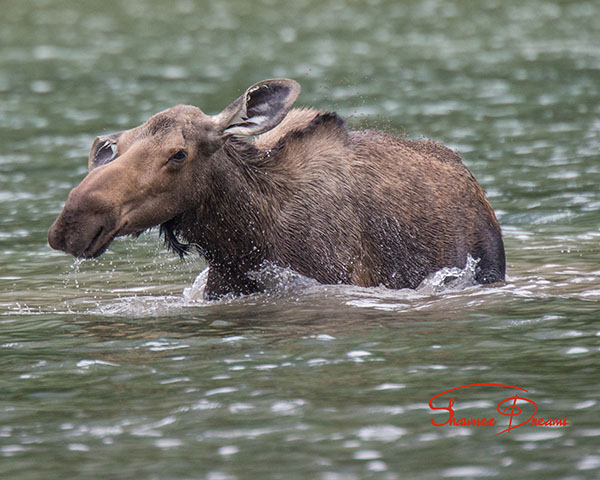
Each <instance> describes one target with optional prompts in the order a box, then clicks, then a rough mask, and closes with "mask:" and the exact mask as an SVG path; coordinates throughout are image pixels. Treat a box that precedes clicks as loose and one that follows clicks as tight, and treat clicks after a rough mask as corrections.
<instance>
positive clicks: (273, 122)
mask: <svg viewBox="0 0 600 480" xmlns="http://www.w3.org/2000/svg"><path fill="white" fill-rule="evenodd" d="M299 94H300V84H299V83H298V82H296V81H295V80H290V79H288V78H275V79H272V80H263V81H262V82H258V83H255V84H254V85H252V86H251V87H249V88H248V89H247V90H246V91H245V92H244V94H243V95H242V96H241V97H239V98H238V99H237V100H236V101H234V102H233V103H232V104H231V105H229V106H228V107H227V108H226V109H225V110H223V111H222V112H221V113H219V114H218V115H215V116H214V117H213V121H214V122H215V124H216V125H217V127H218V128H219V130H220V131H221V132H222V135H223V136H229V135H260V134H261V133H265V132H267V131H269V130H271V129H272V128H274V127H276V126H277V125H279V123H280V122H281V121H282V120H283V119H284V118H285V116H286V115H287V113H288V112H289V111H290V108H292V105H293V104H294V102H295V101H296V99H297V98H298V95H299Z"/></svg>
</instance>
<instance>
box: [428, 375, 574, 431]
mask: <svg viewBox="0 0 600 480" xmlns="http://www.w3.org/2000/svg"><path fill="white" fill-rule="evenodd" d="M470 387H501V388H512V389H515V390H520V391H522V392H525V393H528V391H527V390H525V389H524V388H521V387H516V386H514V385H505V384H502V383H472V384H470V385H463V386H461V387H455V388H451V389H450V390H446V391H445V392H442V393H438V394H437V395H434V396H433V397H431V399H430V400H429V408H431V409H432V410H434V411H439V410H446V411H447V412H448V417H447V418H446V421H445V422H443V423H436V422H435V420H434V419H433V418H432V419H431V424H432V425H433V426H435V427H443V426H446V425H447V426H461V427H468V426H475V427H484V426H485V427H493V426H494V425H496V423H497V422H496V419H495V418H494V417H490V418H487V417H481V418H479V417H472V418H466V417H456V416H455V415H454V408H453V407H454V398H453V397H451V398H450V400H449V401H448V406H444V407H434V406H433V401H434V400H435V399H436V398H438V397H441V396H442V395H446V394H447V393H450V392H454V391H455V390H461V389H463V388H470ZM518 404H520V405H524V404H528V405H529V407H528V411H532V413H530V414H529V417H528V418H527V419H526V420H524V421H520V420H521V419H522V418H523V417H521V418H520V419H518V420H517V417H519V416H520V415H522V414H523V409H522V408H521V407H520V406H519V405H518ZM537 410H538V408H537V404H536V403H535V402H534V401H533V400H530V399H529V398H526V397H523V396H520V395H519V394H515V395H513V396H510V397H507V398H505V399H504V400H501V401H500V402H499V403H498V405H497V407H496V411H497V412H498V413H499V414H500V415H502V416H504V417H507V418H508V427H507V428H505V429H504V430H502V431H500V432H498V433H496V435H500V434H501V433H505V432H510V431H511V430H514V429H516V428H519V427H522V426H524V425H527V424H529V425H530V426H533V427H566V426H567V425H568V424H569V422H568V421H567V419H566V418H562V419H560V418H547V419H544V418H536V417H535V414H536V413H537ZM517 422H519V423H517Z"/></svg>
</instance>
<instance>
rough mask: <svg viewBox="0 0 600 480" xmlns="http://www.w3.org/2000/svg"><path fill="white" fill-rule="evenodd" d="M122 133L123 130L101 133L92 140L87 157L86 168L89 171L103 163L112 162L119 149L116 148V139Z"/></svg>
mask: <svg viewBox="0 0 600 480" xmlns="http://www.w3.org/2000/svg"><path fill="white" fill-rule="evenodd" d="M122 133H123V132H117V133H111V134H110V135H103V136H101V137H97V138H96V140H94V143H93V144H92V148H91V149H90V156H89V159H88V170H89V171H90V172H91V171H92V170H93V169H94V168H97V167H99V166H101V165H104V164H105V163H109V162H112V161H113V160H114V159H115V158H117V157H118V156H119V151H118V150H117V141H118V140H119V137H120V136H121V134H122Z"/></svg>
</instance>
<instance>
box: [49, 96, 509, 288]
mask: <svg viewBox="0 0 600 480" xmlns="http://www.w3.org/2000/svg"><path fill="white" fill-rule="evenodd" d="M207 118H208V117H207V116H206V115H204V114H203V113H202V112H201V111H200V110H199V109H196V108H195V107H190V106H179V107H175V108H173V109H170V110H167V111H165V112H162V113H160V114H157V115H156V116H154V117H153V118H152V119H150V120H149V121H148V122H147V123H146V124H144V125H142V126H140V127H138V128H136V129H133V130H130V131H128V132H125V133H123V134H122V135H121V136H120V137H119V152H120V153H119V154H120V157H119V158H117V159H116V160H115V161H114V162H111V163H109V164H107V165H102V166H100V167H98V168H96V169H95V170H92V171H91V172H90V175H88V177H87V178H86V179H85V180H84V182H82V185H80V187H78V189H81V190H82V191H81V192H77V189H75V190H74V192H72V194H71V196H72V197H73V198H75V199H76V200H79V201H80V202H83V203H84V204H86V205H87V206H85V207H82V206H80V205H77V206H73V207H71V208H70V209H68V208H67V207H65V211H63V214H61V217H60V218H59V220H57V222H56V223H55V225H56V226H53V229H55V231H54V232H53V231H52V230H51V234H50V238H51V239H52V240H51V243H52V241H53V242H54V245H55V246H57V248H61V249H65V250H67V251H70V252H71V253H74V254H78V255H80V254H79V253H78V252H86V251H92V250H89V248H90V247H88V250H83V247H80V246H69V247H68V248H67V247H65V245H66V244H67V243H68V242H69V239H68V238H67V236H68V235H67V233H65V230H68V229H75V230H77V229H79V231H81V235H88V237H89V236H91V234H87V233H85V232H84V230H85V226H82V225H78V223H77V222H78V221H79V219H78V218H79V216H81V215H82V214H83V213H82V212H84V211H89V210H93V211H94V215H96V216H98V215H101V214H102V213H101V212H102V211H104V210H103V209H99V208H97V207H96V205H97V204H98V202H92V201H91V200H89V198H88V197H90V196H92V197H94V196H96V197H101V196H102V197H103V200H102V201H104V202H105V203H107V204H110V205H112V208H113V209H116V210H118V212H117V213H116V214H115V213H114V212H113V213H111V215H116V217H117V218H121V220H115V221H114V222H113V223H114V225H113V224H111V228H113V230H114V232H113V233H115V236H117V235H123V234H128V233H136V232H139V231H141V230H143V229H146V228H149V227H150V226H152V225H156V224H159V223H163V226H166V227H165V229H166V231H167V232H169V233H170V234H171V240H172V242H177V241H176V240H174V239H175V238H176V236H180V237H182V238H183V239H184V240H185V241H186V242H189V243H190V244H192V245H195V246H196V247H197V248H198V250H199V251H200V252H201V254H202V255H204V256H205V257H206V259H207V261H208V263H209V265H210V273H209V279H208V284H207V288H206V292H207V296H208V297H209V298H216V297H219V296H221V295H225V294H230V293H233V294H244V293H251V292H255V291H259V290H261V288H262V285H260V283H259V281H258V280H257V279H256V277H253V276H248V273H249V272H252V271H254V270H256V269H257V268H259V267H260V266H261V265H262V264H263V263H264V262H265V261H269V262H272V263H274V264H276V265H279V266H282V267H290V268H292V269H293V270H295V271H297V272H299V273H301V274H303V275H305V276H308V277H311V278H314V279H316V280H317V281H319V282H321V283H326V284H334V283H344V284H355V285H359V286H365V287H367V286H377V285H384V286H386V287H389V288H406V287H408V288H415V287H417V286H418V285H419V283H420V282H421V281H422V280H423V279H424V278H425V277H426V276H428V275H430V274H432V273H434V272H435V271H437V270H439V269H440V268H442V267H454V266H456V267H461V268H462V267H464V266H465V264H466V260H467V255H468V254H470V255H471V256H472V257H474V258H476V259H479V264H478V271H477V280H478V281H479V282H481V283H491V282H497V281H502V280H503V279H504V268H505V266H504V249H503V245H502V238H501V233H500V227H499V225H498V222H497V220H496V217H495V215H494V212H493V210H492V207H491V206H490V204H489V203H488V201H487V200H486V198H485V195H484V192H483V190H482V189H481V187H480V186H479V185H478V183H477V182H476V180H475V179H474V178H473V176H472V175H471V173H470V172H469V170H468V169H467V168H466V167H465V166H464V164H463V163H462V161H461V159H460V157H459V156H458V155H457V154H456V153H455V152H453V151H451V150H449V149H448V148H446V147H444V146H442V145H441V144H439V143H436V142H433V141H409V140H404V139H401V138H398V137H395V136H392V135H389V134H386V133H383V132H379V131H370V130H365V131H352V130H349V129H348V128H347V127H346V124H345V122H344V121H343V120H342V119H341V118H340V117H338V116H337V115H336V114H335V113H329V112H322V111H318V110H314V109H295V110H291V111H290V112H289V113H288V114H287V116H286V117H285V119H284V120H283V121H282V122H281V123H279V125H278V126H276V127H275V128H273V129H272V130H270V131H268V132H266V133H263V134H262V135H260V136H258V137H256V139H255V140H254V141H248V140H242V139H240V138H237V137H233V136H230V137H227V138H225V139H223V140H221V139H220V138H219V136H218V134H217V133H216V132H215V129H214V127H213V125H212V124H211V123H210V122H207V120H206V119H207ZM157 137H160V142H158V141H157V140H156V138H157ZM165 145H166V146H167V147H168V148H170V150H169V152H171V151H174V150H176V149H177V148H183V147H181V145H185V146H186V148H188V150H189V155H190V156H194V158H195V159H196V160H194V162H193V163H192V162H190V164H191V166H188V164H186V165H184V166H183V167H180V168H181V169H183V168H187V170H185V175H183V174H181V175H180V177H179V178H181V180H179V181H178V182H177V183H176V184H174V185H171V184H168V185H167V184H166V182H167V180H161V181H162V183H160V181H159V182H158V186H156V185H154V184H152V181H154V180H152V181H151V173H144V169H146V170H148V171H152V168H154V167H152V168H151V166H149V165H150V164H149V163H148V162H147V163H146V164H144V161H145V160H144V159H147V158H149V157H152V156H153V155H154V156H156V155H159V152H161V151H162V150H164V149H165V148H167V147H165ZM136 149H137V150H136ZM161 149H162V150H161ZM121 157H123V158H121ZM125 157H127V160H125V159H124V158H125ZM196 157H197V158H196ZM92 161H93V159H92V158H90V162H91V163H92ZM119 162H121V163H119ZM144 165H145V166H144ZM90 168H92V167H90ZM165 168H167V170H166V172H167V176H168V172H169V171H170V170H169V169H173V168H174V167H173V168H172V167H165ZM178 168H179V167H178ZM111 169H112V170H111ZM132 172H133V173H132ZM146 176H147V177H148V178H147V179H146V183H147V184H148V185H154V186H153V187H152V188H150V187H149V186H145V185H146V183H144V178H146ZM140 177H141V179H140ZM109 178H110V179H111V182H107V179H109ZM163 183H164V184H165V185H163ZM84 185H85V186H84ZM174 189H176V190H177V191H173V190H174ZM126 191H127V192H129V191H133V192H134V193H131V194H129V193H126ZM90 192H92V193H90ZM135 192H137V193H135ZM166 192H168V194H167V193H166ZM144 195H146V196H150V197H152V198H156V201H154V202H152V203H151V204H150V206H149V207H147V210H144V211H143V212H142V213H141V214H136V215H133V214H130V217H129V218H128V219H124V218H125V217H126V212H125V210H127V209H126V208H125V207H124V205H132V207H131V208H132V210H130V211H136V212H137V211H139V210H140V208H138V210H135V209H134V207H135V204H136V202H138V203H139V202H142V201H143V196H144ZM140 199H141V200H140ZM69 201H71V197H70V199H69ZM67 203H68V204H69V202H67ZM71 203H76V201H75V200H73V201H72V202H71ZM90 203H93V204H94V207H93V208H92V207H90V206H89V204H90ZM100 203H102V202H100ZM171 204H172V205H174V206H173V207H172V208H169V207H170V205H171ZM136 208H137V207H136ZM105 210H110V208H109V207H108V206H107V207H106V208H105ZM98 212H100V213H98ZM124 212H125V213H124ZM134 217H135V218H141V219H143V220H139V221H138V220H135V221H134V220H132V219H133V218H134ZM94 218H96V217H94ZM81 221H82V222H83V220H81ZM95 221H96V220H95ZM96 222H100V220H97V221H96ZM101 231H102V230H101ZM61 235H62V236H64V237H65V238H67V239H66V240H64V239H61V238H60V236H61ZM73 235H75V234H73ZM100 238H102V237H100ZM111 240H112V238H110V239H109V240H108V242H109V243H110V241H111ZM74 242H75V240H72V243H74ZM86 242H89V238H88V240H86ZM92 243H93V242H92ZM81 245H87V243H85V242H84V243H81ZM63 247H64V248H63ZM104 248H105V247H104ZM98 251H99V252H100V253H102V251H104V250H102V249H100V250H98ZM98 254H99V253H98ZM81 255H83V254H81ZM86 255H87V254H86ZM94 255H95V254H94Z"/></svg>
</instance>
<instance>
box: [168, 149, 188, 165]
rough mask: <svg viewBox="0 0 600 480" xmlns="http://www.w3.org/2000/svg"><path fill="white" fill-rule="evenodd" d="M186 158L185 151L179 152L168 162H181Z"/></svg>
mask: <svg viewBox="0 0 600 480" xmlns="http://www.w3.org/2000/svg"><path fill="white" fill-rule="evenodd" d="M186 158H187V152H186V151H185V150H179V151H178V152H177V153H176V154H174V155H171V158H169V162H171V161H173V162H183V161H184V160H185V159H186Z"/></svg>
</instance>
